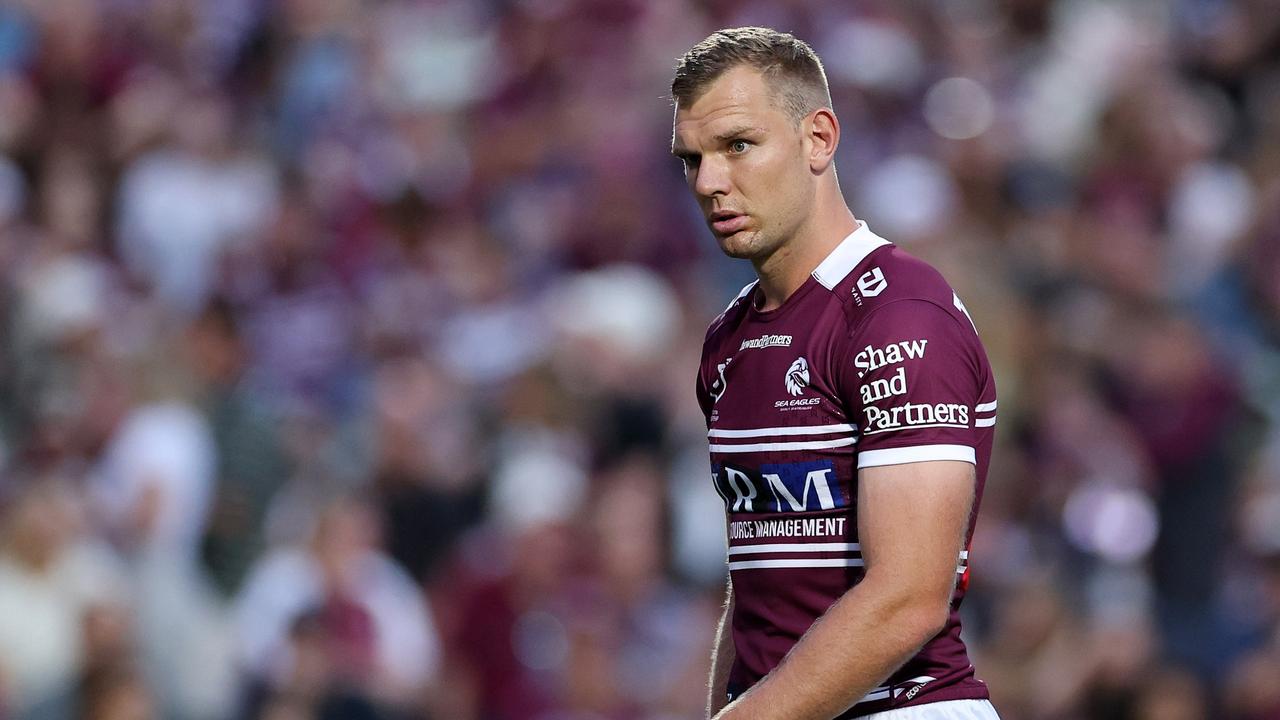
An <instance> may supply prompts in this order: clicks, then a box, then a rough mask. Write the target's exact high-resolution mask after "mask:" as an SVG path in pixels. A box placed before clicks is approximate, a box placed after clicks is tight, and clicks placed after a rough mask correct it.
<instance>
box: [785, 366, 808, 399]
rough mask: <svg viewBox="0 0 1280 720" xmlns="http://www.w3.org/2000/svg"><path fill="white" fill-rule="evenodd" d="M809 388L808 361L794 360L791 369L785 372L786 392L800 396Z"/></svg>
mask: <svg viewBox="0 0 1280 720" xmlns="http://www.w3.org/2000/svg"><path fill="white" fill-rule="evenodd" d="M808 386H809V361H808V360H805V359H804V358H802V357H798V358H796V361H795V362H793V363H791V367H790V368H789V369H788V370H787V392H789V393H791V394H792V395H795V396H796V397H799V396H800V393H803V392H804V389H805V388H806V387H808Z"/></svg>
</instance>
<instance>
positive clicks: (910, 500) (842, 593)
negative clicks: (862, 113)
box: [671, 28, 996, 720]
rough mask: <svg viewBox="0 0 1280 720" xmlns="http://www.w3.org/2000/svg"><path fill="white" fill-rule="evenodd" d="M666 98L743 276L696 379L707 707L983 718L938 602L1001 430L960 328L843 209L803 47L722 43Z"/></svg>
mask: <svg viewBox="0 0 1280 720" xmlns="http://www.w3.org/2000/svg"><path fill="white" fill-rule="evenodd" d="M671 89H672V96H673V99H674V101H675V118H674V127H673V138H672V152H673V154H674V155H675V156H676V157H677V158H679V159H680V160H681V161H682V162H683V164H684V169H685V174H686V178H687V180H688V184H689V188H690V189H691V190H692V191H693V194H694V196H695V198H696V200H697V202H698V205H699V207H700V208H701V210H702V212H703V214H704V215H705V217H706V221H707V223H708V225H709V227H710V229H711V232H712V234H713V235H714V236H715V238H716V240H717V242H718V243H719V245H720V248H721V249H722V250H723V251H724V252H725V253H726V254H728V255H729V256H731V257H734V258H742V259H746V260H749V261H750V262H751V263H752V265H753V266H754V267H755V270H756V274H757V276H758V279H757V280H756V281H755V282H753V283H751V284H750V285H748V286H747V287H746V288H744V289H743V290H742V292H741V293H740V294H739V295H738V296H737V298H735V299H734V300H733V302H732V303H730V305H729V307H728V308H727V309H726V310H725V312H724V313H723V314H722V315H720V317H718V318H716V320H715V321H714V322H712V324H711V327H710V328H709V330H708V331H707V336H706V342H705V345H704V347H703V353H702V362H701V367H700V368H699V373H698V381H697V394H698V400H699V403H700V404H701V406H702V410H703V412H704V413H705V415H706V421H707V428H708V438H709V442H710V451H711V463H712V479H713V482H714V484H715V487H716V490H717V491H718V492H719V494H720V496H721V497H722V498H723V500H724V503H725V508H726V513H727V519H728V528H729V538H728V540H729V551H728V566H729V581H728V588H727V599H726V603H725V613H724V617H723V618H722V620H721V624H720V628H719V630H718V632H717V640H716V648H715V651H714V655H713V658H712V663H711V664H712V672H711V683H710V691H709V701H708V707H707V715H708V717H714V718H717V719H718V720H729V719H730V718H732V719H733V720H745V719H747V718H752V719H756V718H780V719H785V720H806V719H812V720H830V719H831V718H854V717H876V718H895V719H897V718H931V719H932V718H988V719H989V718H995V717H996V713H995V710H994V709H993V708H992V706H991V704H990V702H989V700H988V694H987V688H986V686H985V685H984V684H983V683H982V682H981V681H980V680H978V679H977V678H976V677H975V674H974V668H973V666H972V665H971V664H970V662H969V659H968V656H967V653H966V650H965V645H964V643H963V641H962V640H961V638H960V620H959V615H958V613H957V611H958V608H959V606H960V602H961V600H962V598H963V597H964V593H965V588H966V585H967V584H968V545H969V542H970V539H971V537H972V533H973V528H974V522H975V520H976V517H977V511H978V502H979V500H980V498H981V496H982V487H983V482H984V479H985V476H986V473H987V463H988V459H989V457H990V454H991V444H992V436H993V431H994V425H995V417H996V389H995V384H994V382H993V379H992V375H991V369H990V367H989V365H988V363H987V358H986V352H985V351H984V350H983V347H982V343H981V342H980V341H979V339H978V335H977V330H976V328H975V326H974V324H973V321H972V319H971V318H970V317H969V314H968V312H967V311H966V309H965V307H964V305H963V303H962V302H961V301H960V298H959V297H958V296H957V295H956V294H955V293H954V292H953V291H952V289H951V287H950V286H949V285H948V284H947V282H946V281H945V280H944V279H943V278H942V277H941V275H939V274H938V272H937V271H935V270H934V269H933V268H931V267H930V266H929V265H927V264H925V263H923V262H921V261H920V260H917V259H915V258H913V257H911V256H910V255H908V254H906V253H905V252H903V251H902V250H900V249H899V248H897V247H896V246H895V245H893V244H892V243H890V242H888V241H887V240H885V239H883V238H881V237H880V236H878V235H876V233H875V232H873V231H872V229H871V228H870V227H868V226H867V224H866V223H865V222H863V221H860V220H858V219H857V218H855V217H854V215H853V213H852V212H851V211H850V209H849V207H848V205H847V204H846V203H845V200H844V198H843V196H842V194H841V192H840V186H839V184H838V182H837V179H836V170H835V165H834V164H833V158H834V157H835V153H836V147H837V146H838V144H839V142H840V124H839V122H838V121H837V119H836V116H835V113H834V112H833V111H832V109H831V99H830V93H829V90H828V87H827V81H826V77H825V74H824V71H823V69H822V65H821V62H820V61H819V59H818V57H817V55H816V54H815V53H814V52H813V50H812V49H811V48H810V47H809V46H808V45H807V44H805V43H804V42H802V41H800V40H798V39H796V38H795V37H793V36H791V35H789V34H785V33H780V32H776V31H773V30H769V29H765V28H737V29H731V30H721V31H719V32H716V33H714V34H712V35H711V36H709V37H707V38H706V39H705V40H703V41H702V42H700V43H698V44H697V45H695V46H694V47H693V48H692V49H690V50H689V51H688V52H687V53H686V54H685V55H684V56H683V57H682V58H681V59H680V61H679V64H678V66H677V69H676V73H675V77H674V80H673V82H672V87H671ZM902 201H903V202H911V198H902Z"/></svg>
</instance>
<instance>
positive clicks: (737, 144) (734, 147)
mask: <svg viewBox="0 0 1280 720" xmlns="http://www.w3.org/2000/svg"><path fill="white" fill-rule="evenodd" d="M748 144H749V143H747V141H746V140H734V141H733V142H731V143H729V151H730V152H732V153H734V154H735V155H739V154H742V153H744V152H746V151H747V146H748Z"/></svg>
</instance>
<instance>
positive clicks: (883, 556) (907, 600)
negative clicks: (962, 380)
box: [715, 460, 974, 720]
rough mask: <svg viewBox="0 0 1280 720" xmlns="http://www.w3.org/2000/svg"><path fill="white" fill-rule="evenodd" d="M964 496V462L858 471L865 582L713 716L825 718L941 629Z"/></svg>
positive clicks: (722, 719)
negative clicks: (780, 659)
mask: <svg viewBox="0 0 1280 720" xmlns="http://www.w3.org/2000/svg"><path fill="white" fill-rule="evenodd" d="M973 493H974V468H973V466H972V465H970V464H968V463H964V462H958V461H950V460H945V461H932V462H918V463H909V464H903V465H889V466H884V467H873V468H864V469H863V470H861V471H859V473H858V536H859V537H858V539H859V542H860V543H861V545H862V555H863V559H864V561H865V563H866V575H865V577H864V578H863V580H862V582H860V583H858V584H857V585H855V586H854V587H853V588H851V589H850V590H849V591H848V592H846V593H845V594H844V596H842V597H841V598H840V599H839V600H838V601H836V602H835V603H834V604H833V605H832V606H831V607H830V608H828V609H827V612H826V613H825V614H823V616H822V617H821V618H819V619H818V621H817V622H815V623H814V624H813V626H812V627H810V628H809V631H808V632H806V633H805V634H804V636H803V637H802V638H800V640H799V642H797V643H796V644H795V646H794V647H792V648H791V652H789V653H787V656H786V658H784V659H783V661H782V662H781V663H780V664H779V665H778V667H776V668H774V670H773V672H771V673H769V674H768V675H767V676H765V677H764V678H763V679H762V680H761V681H760V682H758V683H757V684H756V685H755V686H754V687H753V688H752V689H751V690H750V691H748V692H747V693H745V694H744V695H743V696H742V697H741V698H739V699H737V700H735V701H734V702H733V703H730V704H729V705H728V706H727V707H726V708H725V709H724V710H723V711H721V712H720V714H719V715H716V716H715V717H716V720H748V719H750V720H757V719H759V720H764V719H766V718H779V719H781V718H786V719H787V720H830V719H831V718H834V717H835V716H837V715H839V714H840V713H842V712H844V711H845V710H847V709H848V708H849V707H851V706H852V705H853V704H854V703H856V702H857V701H859V700H861V699H862V698H863V697H864V696H865V695H866V693H867V692H868V691H869V690H871V689H872V688H874V687H876V686H877V685H878V684H880V683H881V682H882V681H883V680H884V679H885V678H887V677H888V676H889V675H890V674H891V673H892V672H893V671H894V670H896V669H898V668H899V667H901V666H902V664H903V663H905V662H906V661H907V660H909V659H910V658H911V657H912V656H913V655H915V653H916V652H918V651H919V649H920V648H921V647H922V646H923V645H924V644H925V643H926V642H928V641H929V640H930V639H931V638H933V637H934V636H935V635H936V634H937V633H938V632H939V631H940V630H941V629H942V628H943V627H944V626H945V624H946V621H947V616H948V613H949V608H950V602H951V594H952V591H953V589H954V585H955V580H956V562H957V557H958V555H959V553H960V550H961V548H962V546H963V543H964V537H963V536H964V532H965V530H966V528H967V527H968V521H969V510H970V506H971V504H972V501H973ZM833 678H838V680H834V681H833Z"/></svg>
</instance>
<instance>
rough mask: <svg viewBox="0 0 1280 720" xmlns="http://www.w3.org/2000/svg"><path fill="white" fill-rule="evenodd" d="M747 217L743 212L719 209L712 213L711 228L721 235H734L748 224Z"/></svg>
mask: <svg viewBox="0 0 1280 720" xmlns="http://www.w3.org/2000/svg"><path fill="white" fill-rule="evenodd" d="M747 219H748V218H747V216H746V215H743V214H741V213H736V212H729V211H727V210H719V211H717V212H713V213H711V217H710V220H711V229H712V230H715V231H716V233H717V234H719V235H726V236H727V235H732V234H734V233H736V232H738V231H739V230H742V229H743V228H745V227H746V226H747Z"/></svg>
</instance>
